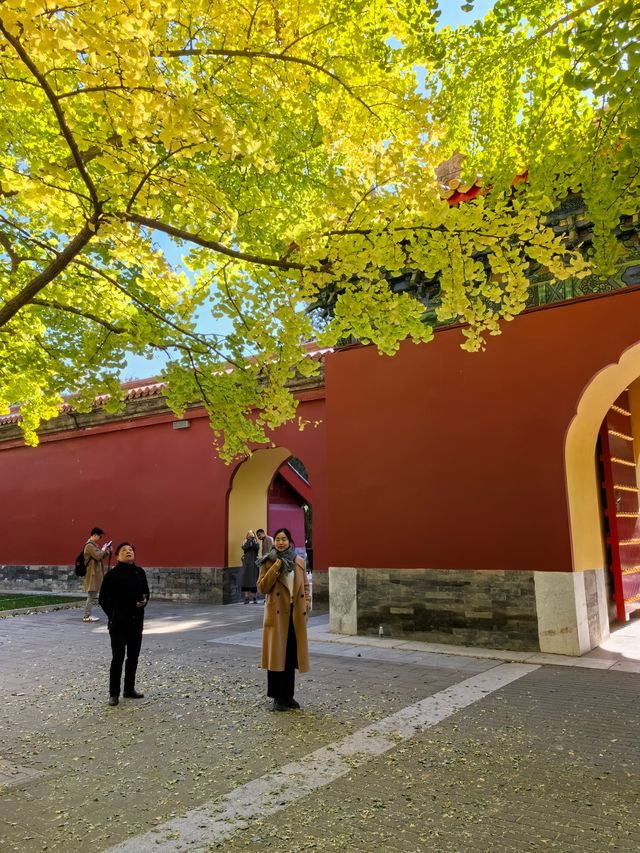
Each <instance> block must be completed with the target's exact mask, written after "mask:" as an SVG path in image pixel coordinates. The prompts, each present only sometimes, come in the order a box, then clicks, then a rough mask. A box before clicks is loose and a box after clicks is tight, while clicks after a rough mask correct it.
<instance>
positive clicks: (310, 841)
mask: <svg viewBox="0 0 640 853" xmlns="http://www.w3.org/2000/svg"><path fill="white" fill-rule="evenodd" d="M152 605H153V606H152V607H150V611H149V614H148V617H149V618H148V622H147V630H146V632H145V637H144V642H143V651H142V655H141V663H140V669H139V676H140V677H139V687H140V689H142V690H143V691H144V692H145V694H146V698H145V699H144V700H140V701H137V702H133V701H126V700H123V701H121V704H120V705H119V706H118V708H108V706H107V705H106V698H107V696H106V694H107V690H106V685H107V669H108V663H109V656H110V655H109V643H108V637H107V635H106V632H105V629H104V624H103V623H102V624H101V623H98V625H97V626H94V625H86V624H82V622H81V621H80V618H79V614H78V613H77V612H74V611H57V612H53V613H41V614H35V615H32V616H19V617H13V618H10V619H5V620H0V672H1V673H2V684H3V705H2V708H1V709H0V759H1V761H2V763H0V850H2V851H3V853H5V851H17V853H31V851H40V850H48V851H63V850H64V851H70V853H75V851H83V853H85V851H86V853H92V851H103V850H107V849H109V848H110V847H112V846H115V845H117V844H118V843H120V842H123V841H125V840H127V839H130V838H133V837H135V836H137V835H140V834H142V833H144V832H147V831H148V830H149V829H151V828H152V827H153V826H154V825H157V824H160V823H164V822H166V821H168V820H171V819H172V818H175V817H178V816H180V815H183V814H185V813H186V812H188V811H189V810H190V809H193V808H194V807H195V806H198V805H200V804H203V803H207V802H211V801H212V800H214V799H215V798H216V797H218V796H221V795H223V794H226V793H228V792H230V791H233V790H234V789H235V788H236V787H238V786H240V785H243V784H245V783H247V782H249V781H250V780H252V779H256V778H259V777H261V776H263V775H264V774H267V773H269V772H271V771H273V770H274V769H276V768H277V767H278V766H280V765H281V764H283V763H285V762H283V761H282V760H281V758H279V757H281V756H283V755H285V756H286V759H287V761H293V760H299V759H302V758H304V756H305V755H307V754H308V753H310V752H312V751H313V750H315V749H317V748H319V747H321V746H326V745H329V744H331V743H333V742H335V741H337V740H340V739H341V738H343V737H345V735H347V734H350V733H352V732H356V731H358V730H359V729H361V728H363V727H364V726H367V725H369V724H370V723H371V722H373V721H376V720H380V719H382V718H384V717H387V716H389V715H390V714H392V713H394V712H396V711H398V710H400V709H401V708H404V707H406V706H407V705H410V704H412V703H414V702H416V701H417V700H419V699H422V698H424V697H426V696H430V695H433V694H435V693H437V692H438V691H441V690H444V689H446V688H447V687H449V686H452V685H455V684H457V683H459V682H461V681H463V680H464V679H465V678H468V677H469V676H470V675H472V674H474V673H479V672H482V671H484V670H487V669H489V668H491V667H492V666H495V665H496V661H492V660H477V659H473V658H467V657H455V656H451V655H446V656H439V655H435V654H428V655H425V654H424V653H422V652H415V651H406V652H401V651H398V650H394V649H388V650H387V649H382V648H378V649H369V648H366V647H358V646H356V645H353V646H345V647H337V646H335V647H334V644H325V645H324V647H322V644H320V643H318V644H314V648H315V649H316V651H315V653H314V654H313V658H312V666H313V670H312V672H311V673H310V674H309V675H308V676H301V677H300V678H299V681H298V684H299V691H298V695H299V698H300V700H301V702H302V703H303V705H304V706H305V708H304V710H303V711H302V712H298V713H289V714H272V713H270V712H269V711H268V702H267V700H266V697H265V678H264V673H263V672H262V670H260V669H259V665H258V663H259V661H258V655H257V649H256V647H255V645H250V644H249V643H250V642H252V641H251V638H250V635H251V632H252V631H254V630H255V629H256V628H257V627H258V626H259V623H260V621H261V616H262V609H261V607H260V606H258V607H255V608H254V607H253V605H251V606H248V607H243V606H226V607H221V606H219V607H207V606H206V605H173V604H172V605H169V604H158V603H152ZM241 635H245V639H244V640H242V642H238V643H233V642H232V641H233V638H234V636H235V637H236V638H238V639H241ZM246 638H248V639H246ZM330 646H331V647H330ZM358 655H360V656H358ZM639 684H640V682H639V681H638V675H637V674H635V673H626V672H618V671H616V672H614V671H602V670H596V669H578V668H574V667H570V666H563V667H553V666H544V667H541V668H540V669H538V670H536V671H535V672H533V673H531V674H529V675H527V676H525V677H524V678H522V679H521V680H519V681H517V682H514V683H513V684H511V685H509V686H508V687H505V688H504V689H502V690H500V691H499V692H497V693H495V694H491V695H489V696H487V698H486V699H484V700H482V701H481V702H479V703H477V704H476V705H473V706H471V707H469V708H467V709H465V710H463V711H460V712H458V713H457V714H455V715H454V716H452V717H450V718H449V719H447V720H445V721H443V722H442V723H440V724H439V725H437V726H436V727H434V728H431V729H428V730H427V731H425V732H422V733H420V734H418V735H417V736H416V737H415V738H413V739H412V740H411V741H406V742H404V743H403V744H400V745H398V746H397V747H396V748H394V749H393V750H391V751H390V752H389V753H387V754H385V755H383V756H379V757H378V758H372V759H371V760H370V761H368V762H367V763H366V764H365V765H363V766H361V767H359V768H357V769H356V770H354V771H353V772H352V773H349V775H347V776H345V777H343V778H341V779H338V780H336V781H335V782H332V783H331V784H329V785H328V786H326V787H325V788H322V789H319V790H318V791H316V792H315V793H314V794H312V795H309V796H308V797H306V798H304V799H303V800H300V801H299V802H297V803H294V804H292V805H290V806H288V807H286V808H283V809H282V810H281V811H280V812H278V813H277V814H274V815H272V816H270V817H269V818H268V819H266V820H264V821H260V820H259V812H260V803H259V802H257V803H256V822H252V823H251V824H250V825H249V826H248V828H247V829H245V830H241V831H240V832H239V833H238V834H237V835H236V836H234V837H233V838H232V839H231V840H227V841H225V842H224V843H223V844H222V847H221V849H224V850H225V851H229V853H240V851H249V850H272V851H277V853H289V851H291V853H293V851H317V853H324V851H333V850H353V851H377V850H378V849H380V850H386V851H402V853H421V851H425V853H426V851H438V853H439V851H442V853H458V851H460V853H462V851H464V853H482V851H487V853H489V851H492V853H493V851H496V852H497V851H513V853H515V851H521V850H525V851H529V850H536V851H537V850H547V849H555V850H559V851H605V850H621V851H631V850H633V851H637V850H638V848H639V844H638V838H640V825H639V824H640V820H639V819H638V816H637V815H638V802H639V801H640V773H639V771H640V766H639V764H640V758H639V755H640V753H639V750H638V747H637V739H638V734H637V733H638V732H639V731H640V702H639V701H638V685H639ZM12 769H13V770H14V771H15V773H14V777H13V779H14V781H13V782H10V781H9V780H10V778H11V772H12ZM20 773H23V774H27V775H25V776H24V777H22V778H18V781H16V774H20ZM3 774H5V775H6V779H5V775H3ZM175 849H176V850H180V849H184V848H181V846H180V840H179V839H176V846H175ZM212 849H217V848H215V847H214V848H212Z"/></svg>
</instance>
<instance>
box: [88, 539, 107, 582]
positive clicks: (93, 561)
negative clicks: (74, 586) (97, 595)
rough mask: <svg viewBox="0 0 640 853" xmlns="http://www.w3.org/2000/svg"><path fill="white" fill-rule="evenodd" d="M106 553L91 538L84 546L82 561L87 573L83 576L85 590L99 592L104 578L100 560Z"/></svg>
mask: <svg viewBox="0 0 640 853" xmlns="http://www.w3.org/2000/svg"><path fill="white" fill-rule="evenodd" d="M106 553H107V552H106V550H105V549H102V548H98V546H97V545H96V543H95V542H92V541H91V540H89V541H88V542H87V544H86V545H85V546H84V561H85V563H86V566H87V573H86V575H85V576H84V588H85V592H100V587H101V586H102V581H103V580H104V566H103V564H102V561H103V560H104V558H105V555H106Z"/></svg>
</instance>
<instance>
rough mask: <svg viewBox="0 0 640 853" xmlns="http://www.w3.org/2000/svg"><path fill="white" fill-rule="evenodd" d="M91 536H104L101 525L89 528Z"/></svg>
mask: <svg viewBox="0 0 640 853" xmlns="http://www.w3.org/2000/svg"><path fill="white" fill-rule="evenodd" d="M91 535H92V536H104V530H103V529H102V528H101V527H92V528H91Z"/></svg>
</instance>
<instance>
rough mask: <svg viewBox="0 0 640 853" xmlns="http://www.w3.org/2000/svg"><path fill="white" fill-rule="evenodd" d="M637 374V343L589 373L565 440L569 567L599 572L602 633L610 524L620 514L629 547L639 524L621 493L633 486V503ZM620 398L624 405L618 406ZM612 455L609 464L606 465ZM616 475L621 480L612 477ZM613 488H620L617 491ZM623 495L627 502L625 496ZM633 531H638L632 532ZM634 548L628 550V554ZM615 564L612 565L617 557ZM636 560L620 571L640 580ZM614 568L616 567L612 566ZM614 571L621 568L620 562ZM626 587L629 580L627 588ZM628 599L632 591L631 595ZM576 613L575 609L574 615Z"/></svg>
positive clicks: (639, 404) (638, 443)
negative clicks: (605, 483) (605, 487)
mask: <svg viewBox="0 0 640 853" xmlns="http://www.w3.org/2000/svg"><path fill="white" fill-rule="evenodd" d="M638 377H640V343H638V344H634V345H633V346H632V347H629V348H628V349H627V350H626V351H625V352H624V353H623V354H622V356H621V357H620V360H619V362H618V363H617V364H610V365H607V367H605V368H603V370H601V371H600V372H599V373H598V374H597V375H596V376H594V377H593V379H592V380H591V382H590V383H589V385H588V386H587V387H586V388H585V390H584V392H583V394H582V396H581V398H580V401H579V403H578V408H577V413H576V415H575V417H574V419H573V421H572V422H571V424H570V426H569V429H568V430H567V436H566V442H565V470H566V485H567V501H568V507H569V522H570V530H571V549H572V558H573V571H574V573H577V572H582V573H595V575H596V577H597V580H598V584H599V586H600V589H599V592H598V596H599V599H600V601H599V607H598V608H597V610H598V613H597V618H598V619H599V620H600V621H601V622H602V623H603V626H604V636H606V633H608V629H609V619H610V617H611V616H613V617H614V618H615V615H616V614H615V611H614V609H613V607H612V606H611V604H612V602H611V595H610V589H611V584H610V583H609V582H608V581H609V571H610V570H611V563H612V560H611V555H610V553H608V552H607V541H606V537H607V533H609V534H610V535H611V533H612V529H611V528H612V526H613V527H615V525H616V521H617V518H618V516H619V517H620V519H621V520H622V519H623V523H622V524H621V525H620V531H621V535H622V536H623V537H625V538H624V539H623V540H622V541H623V544H624V545H626V546H627V547H629V548H633V547H635V545H634V543H635V538H636V536H638V534H637V530H638V527H639V524H640V516H638V515H634V514H631V513H630V512H629V509H630V507H629V505H628V504H626V503H625V504H624V505H623V504H622V503H621V500H620V497H619V496H620V495H623V494H624V493H625V492H627V493H630V492H631V491H633V490H634V489H635V491H636V504H637V486H638V470H637V466H638V449H639V448H640V381H639V380H638ZM621 395H622V397H621ZM622 399H623V402H624V405H619V403H620V401H621V400H622ZM616 419H617V420H621V422H622V421H624V427H623V426H621V425H620V424H618V423H617V421H616ZM600 433H602V436H603V438H604V443H602V442H601V444H602V449H601V455H602V456H603V459H602V460H600V459H599V458H598V456H597V454H596V446H597V443H598V435H599V434H600ZM609 435H611V436H612V440H613V442H614V443H611V442H609V441H608V436H609ZM615 442H618V444H621V443H622V444H624V445H625V452H622V451H621V449H620V447H617V445H616V444H615ZM616 448H617V449H616ZM612 459H613V461H614V466H613V469H612V468H611V464H610V463H611V460H612ZM601 461H602V462H603V465H601ZM603 466H604V467H603ZM607 466H609V469H608V478H609V483H608V490H609V493H610V494H609V498H608V499H606V498H605V499H604V505H605V513H606V514H607V516H608V517H607V518H606V519H604V520H603V491H602V481H603V473H605V469H606V468H607ZM616 466H617V470H618V471H621V470H625V471H626V472H627V474H626V476H624V477H623V476H616V474H615V471H616ZM623 466H624V468H623ZM632 469H633V470H632ZM612 470H613V472H614V474H613V478H612V477H611V471H612ZM605 479H606V477H605ZM614 480H615V481H618V480H619V481H620V482H614ZM616 489H617V490H622V491H618V492H617V493H616V491H615V490H616ZM616 494H618V497H616ZM623 500H624V501H626V497H625V498H623ZM631 509H633V507H631ZM636 511H637V510H636ZM634 531H636V533H635V535H634ZM613 532H614V533H615V535H616V536H617V535H618V533H617V531H613ZM613 544H614V545H615V544H616V543H615V542H614V543H613ZM636 544H640V543H636ZM632 553H633V552H632V551H629V550H628V551H627V554H628V555H630V554H632ZM632 562H633V561H632ZM613 563H614V564H615V560H613ZM638 563H639V565H638V566H637V567H634V566H632V565H631V564H630V563H628V564H627V568H626V570H625V569H623V571H627V572H628V573H629V576H630V575H631V574H632V573H633V570H634V568H637V569H638V578H639V580H640V561H638ZM613 568H614V571H615V565H614V567H613ZM617 571H618V572H619V571H620V566H619V565H618V568H617ZM614 580H615V582H614V584H613V585H614V587H616V590H615V591H616V594H617V599H618V600H617V615H618V618H625V616H624V614H625V607H624V603H623V602H622V605H621V599H620V594H621V593H620V590H619V589H617V587H618V583H619V578H617V579H614ZM628 588H629V586H628V584H627V591H628ZM576 589H577V587H576ZM578 598H579V596H578V595H577V594H576V608H577V610H578V611H579V609H580V601H579V600H578ZM629 598H633V596H630V595H629ZM629 609H630V608H629V607H627V608H626V611H627V613H628V611H629ZM585 614H586V618H587V619H593V618H596V617H594V614H593V613H589V608H588V606H587V607H585ZM579 618H580V617H579V612H578V620H579Z"/></svg>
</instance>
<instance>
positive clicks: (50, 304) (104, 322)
mask: <svg viewBox="0 0 640 853" xmlns="http://www.w3.org/2000/svg"><path fill="white" fill-rule="evenodd" d="M29 304H30V305H41V306H42V307H43V308H54V309H55V310H56V311H66V312H67V313H69V314H76V315H77V316H78V317H83V318H84V319H85V320H91V321H92V322H94V323H97V324H98V325H99V326H104V328H105V329H108V330H109V331H110V332H113V333H114V335H122V334H123V333H124V331H125V330H124V329H121V328H118V326H114V325H113V323H109V321H108V320H103V319H102V317H98V316H97V315H96V314H90V313H89V312H88V311H81V310H80V309H79V308H72V307H71V305H61V304H60V303H59V302H47V301H46V300H45V299H32V300H31V301H30V303H29Z"/></svg>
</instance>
